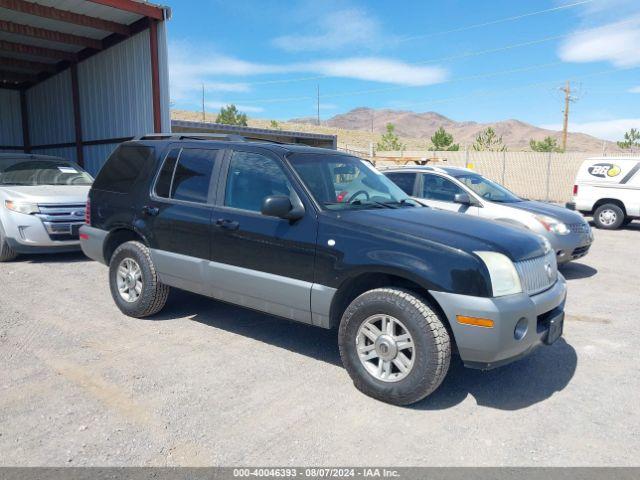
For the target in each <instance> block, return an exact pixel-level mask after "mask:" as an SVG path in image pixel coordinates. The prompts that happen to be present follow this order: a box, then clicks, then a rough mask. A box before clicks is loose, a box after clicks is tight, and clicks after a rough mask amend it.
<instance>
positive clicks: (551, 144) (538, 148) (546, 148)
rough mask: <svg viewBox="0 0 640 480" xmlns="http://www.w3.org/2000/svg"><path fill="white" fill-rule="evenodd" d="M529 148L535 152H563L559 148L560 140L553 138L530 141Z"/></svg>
mask: <svg viewBox="0 0 640 480" xmlns="http://www.w3.org/2000/svg"><path fill="white" fill-rule="evenodd" d="M529 146H530V147H531V150H533V151H534V152H561V151H562V149H561V148H560V147H558V140H556V139H555V138H553V137H544V139H543V140H534V139H533V138H532V139H531V140H530V141H529Z"/></svg>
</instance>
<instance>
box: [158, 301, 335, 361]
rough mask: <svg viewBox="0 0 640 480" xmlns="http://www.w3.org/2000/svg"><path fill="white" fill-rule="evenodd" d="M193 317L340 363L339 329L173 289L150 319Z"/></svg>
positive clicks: (269, 342)
mask: <svg viewBox="0 0 640 480" xmlns="http://www.w3.org/2000/svg"><path fill="white" fill-rule="evenodd" d="M180 317H190V318H191V320H193V321H196V322H200V323H202V324H205V325H209V326H211V327H215V328H220V329H222V330H226V331H228V332H231V333H235V334H238V335H243V336H245V337H248V338H253V339H255V340H259V341H261V342H264V343H268V344H269V345H273V346H275V347H278V348H284V349H286V350H289V351H292V352H295V353H299V354H302V355H306V356H308V357H311V358H315V359H316V360H320V361H323V362H327V363H330V364H332V365H337V366H341V365H342V362H341V361H340V352H339V350H338V332H337V331H335V330H325V329H324V328H318V327H313V326H311V325H305V324H303V323H299V322H292V321H288V320H285V319H282V318H277V317H273V316H270V315H267V314H265V313H260V312H254V311H253V310H248V309H246V308H241V307H236V306H234V305H229V304H226V303H223V302H218V301H216V300H212V299H209V298H206V297H202V296H200V295H195V294H192V293H189V292H185V291H182V290H177V289H172V290H171V294H170V296H169V300H168V302H167V306H166V307H165V309H164V310H163V311H162V312H161V313H159V314H158V315H155V316H153V317H152V318H150V319H149V320H152V321H162V320H173V319H175V318H180Z"/></svg>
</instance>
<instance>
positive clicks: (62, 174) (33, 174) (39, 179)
mask: <svg viewBox="0 0 640 480" xmlns="http://www.w3.org/2000/svg"><path fill="white" fill-rule="evenodd" d="M92 182H93V179H92V178H91V175H89V174H88V173H87V172H85V171H84V170H83V169H82V168H80V167H79V166H78V165H76V164H75V163H71V162H65V161H63V160H44V159H38V158H35V159H29V160H24V159H0V185H19V186H36V185H91V183H92Z"/></svg>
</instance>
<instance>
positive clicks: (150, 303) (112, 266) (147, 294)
mask: <svg viewBox="0 0 640 480" xmlns="http://www.w3.org/2000/svg"><path fill="white" fill-rule="evenodd" d="M109 286H110V287H111V296H112V297H113V300H114V301H115V302H116V305H117V306H118V308H119V309H120V311H122V313H124V314H125V315H129V316H130V317H135V318H142V317H148V316H150V315H154V314H156V313H158V312H159V311H160V310H162V308H163V307H164V305H165V304H166V303H167V297H168V296H169V290H170V289H169V287H168V286H166V285H164V284H162V283H160V281H159V280H158V275H157V273H156V269H155V266H154V264H153V261H152V260H151V253H150V252H149V249H148V248H147V246H146V245H144V244H142V243H140V242H126V243H123V244H122V245H120V246H119V247H118V248H117V249H116V251H115V252H114V253H113V256H112V257H111V261H110V262H109Z"/></svg>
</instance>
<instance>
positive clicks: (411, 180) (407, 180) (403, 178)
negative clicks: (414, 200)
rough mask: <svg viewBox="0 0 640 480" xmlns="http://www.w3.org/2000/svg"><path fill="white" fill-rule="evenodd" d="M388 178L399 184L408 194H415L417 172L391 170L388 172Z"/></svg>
mask: <svg viewBox="0 0 640 480" xmlns="http://www.w3.org/2000/svg"><path fill="white" fill-rule="evenodd" d="M386 175H387V178H389V180H391V181H392V182H393V183H395V184H396V185H398V186H399V187H400V188H401V189H402V191H403V192H404V193H406V194H407V195H413V186H414V185H415V183H416V175H417V174H416V173H411V172H406V173H404V172H391V173H387V174H386Z"/></svg>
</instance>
